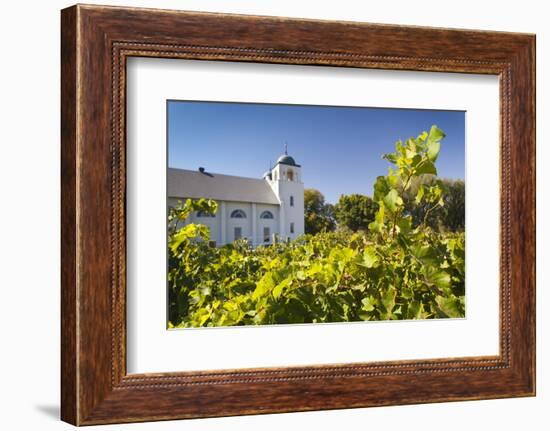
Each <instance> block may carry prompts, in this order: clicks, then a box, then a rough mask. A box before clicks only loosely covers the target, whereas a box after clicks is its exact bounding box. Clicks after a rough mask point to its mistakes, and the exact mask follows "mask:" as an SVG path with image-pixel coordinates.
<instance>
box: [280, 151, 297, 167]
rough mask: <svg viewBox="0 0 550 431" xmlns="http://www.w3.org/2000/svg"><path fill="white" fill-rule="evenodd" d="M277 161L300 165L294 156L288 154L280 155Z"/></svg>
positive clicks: (284, 163)
mask: <svg viewBox="0 0 550 431" xmlns="http://www.w3.org/2000/svg"><path fill="white" fill-rule="evenodd" d="M277 163H281V164H283V165H290V166H300V165H298V164H296V162H295V161H294V158H292V157H291V156H289V155H288V154H283V155H282V156H280V157H279V158H278V159H277Z"/></svg>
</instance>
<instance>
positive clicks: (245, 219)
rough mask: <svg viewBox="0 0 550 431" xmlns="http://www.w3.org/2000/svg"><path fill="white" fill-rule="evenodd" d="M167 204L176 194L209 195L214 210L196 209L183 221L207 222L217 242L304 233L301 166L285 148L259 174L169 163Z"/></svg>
mask: <svg viewBox="0 0 550 431" xmlns="http://www.w3.org/2000/svg"><path fill="white" fill-rule="evenodd" d="M167 186H168V205H169V206H175V205H176V203H177V201H178V200H185V199H187V198H191V199H199V198H206V199H213V200H215V201H216V202H217V203H218V211H217V213H216V214H215V215H212V214H204V213H200V212H199V213H194V214H192V215H191V217H190V218H189V220H188V221H187V222H189V223H200V224H203V225H206V226H208V227H209V228H210V240H211V241H213V242H215V244H216V245H217V246H221V245H224V244H228V243H232V242H233V241H235V240H237V239H240V238H246V239H248V240H249V241H250V242H251V244H252V245H253V246H258V245H261V244H270V243H271V242H272V241H273V238H274V236H277V237H278V238H280V239H281V240H287V239H291V240H292V239H295V238H297V237H298V236H299V235H301V234H303V233H304V184H303V183H302V171H301V166H300V165H298V164H297V163H296V162H295V161H294V159H293V158H292V157H291V156H289V155H288V153H287V151H286V149H285V153H284V154H283V155H281V156H280V157H279V158H278V159H277V162H276V163H275V166H273V167H272V168H271V169H270V170H269V171H267V172H266V173H265V174H264V175H263V178H245V177H237V176H231V175H223V174H217V173H213V172H208V171H207V170H205V169H204V168H199V169H198V170H196V171H192V170H187V169H176V168H168V184H167Z"/></svg>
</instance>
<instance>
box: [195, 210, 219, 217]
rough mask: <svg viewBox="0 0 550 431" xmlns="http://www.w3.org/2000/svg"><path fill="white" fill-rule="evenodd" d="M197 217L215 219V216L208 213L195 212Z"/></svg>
mask: <svg viewBox="0 0 550 431" xmlns="http://www.w3.org/2000/svg"><path fill="white" fill-rule="evenodd" d="M197 217H216V215H215V214H213V213H211V212H208V211H197Z"/></svg>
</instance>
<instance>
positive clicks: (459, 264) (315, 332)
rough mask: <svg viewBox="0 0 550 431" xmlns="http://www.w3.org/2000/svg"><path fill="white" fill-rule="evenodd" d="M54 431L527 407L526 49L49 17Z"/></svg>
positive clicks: (371, 34) (418, 31)
mask: <svg viewBox="0 0 550 431" xmlns="http://www.w3.org/2000/svg"><path fill="white" fill-rule="evenodd" d="M61 43H62V47H61V48H62V65H61V66H62V67H61V69H62V94H61V102H62V103H61V106H62V112H61V116H62V152H61V162H62V183H61V189H62V190H61V191H62V286H61V288H62V345H61V350H62V364H61V365H62V382H61V386H62V391H61V392H62V400H61V415H62V419H63V420H65V421H67V422H69V423H72V424H75V425H91V424H105V423H118V422H138V421H152V420H166V419H179V418H197V417H213V416H228V415H242V414H257V413H274V412H289V411H307V410H321V409H340V408H353V407H368V406H382V405H395V404H412V403H429V402H442V401H455V400H474V399H490V398H502V397H517V396H533V395H534V394H535V170H534V169H535V108H534V101H535V77H534V73H535V72H534V71H535V37H534V36H533V35H529V34H514V33H500V32H486V31H473V30H450V29H439V28H437V29H436V28H422V27H403V26H390V25H378V24H366V23H352V22H330V21H314V20H298V19H287V18H276V17H254V16H240V15H220V14H212V13H196V12H179V11H167V10H148V9H133V8H119V7H104V6H93V5H86V6H83V5H77V6H73V7H71V8H68V9H65V10H63V11H62V27H61Z"/></svg>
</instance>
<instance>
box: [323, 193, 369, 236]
mask: <svg viewBox="0 0 550 431" xmlns="http://www.w3.org/2000/svg"><path fill="white" fill-rule="evenodd" d="M377 210H378V205H377V204H376V202H374V201H373V200H372V199H371V198H370V197H368V196H365V195H360V194H352V195H341V196H340V199H339V200H338V203H337V204H336V206H335V211H334V212H335V216H336V221H337V222H338V224H339V225H340V226H345V227H347V228H349V229H351V230H352V231H353V232H357V231H358V230H367V229H368V227H369V224H370V223H371V222H372V221H373V220H374V216H375V214H376V211H377Z"/></svg>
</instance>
